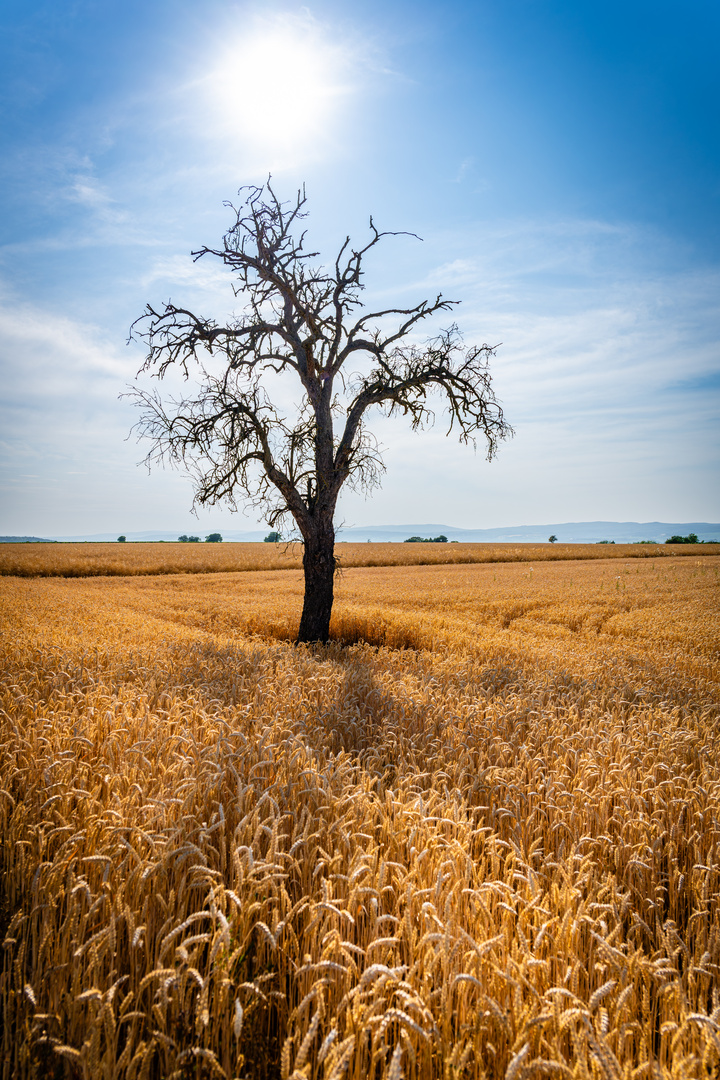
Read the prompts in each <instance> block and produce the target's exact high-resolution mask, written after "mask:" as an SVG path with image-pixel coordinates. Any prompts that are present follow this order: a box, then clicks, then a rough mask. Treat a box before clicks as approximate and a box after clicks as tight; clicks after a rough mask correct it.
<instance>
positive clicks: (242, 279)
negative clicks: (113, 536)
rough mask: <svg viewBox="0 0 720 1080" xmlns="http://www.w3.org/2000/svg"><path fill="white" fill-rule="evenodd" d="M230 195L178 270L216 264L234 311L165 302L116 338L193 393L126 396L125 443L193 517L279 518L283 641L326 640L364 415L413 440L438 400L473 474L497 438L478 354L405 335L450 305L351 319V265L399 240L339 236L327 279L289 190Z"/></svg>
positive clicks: (366, 480)
mask: <svg viewBox="0 0 720 1080" xmlns="http://www.w3.org/2000/svg"><path fill="white" fill-rule="evenodd" d="M240 194H241V195H243V196H244V203H243V204H242V205H241V206H240V208H239V209H237V208H236V207H234V206H233V205H232V204H230V203H228V204H227V205H228V206H229V207H230V208H231V209H232V211H233V213H234V214H235V222H234V224H233V225H232V227H231V228H230V229H229V231H228V232H227V233H226V235H225V237H224V242H223V246H222V247H221V248H220V249H219V250H215V249H213V248H207V247H203V248H201V249H200V250H199V251H194V252H193V253H192V256H193V259H195V260H197V259H200V258H202V257H204V256H206V255H212V256H214V257H215V258H217V259H220V260H221V261H222V262H223V263H224V265H225V266H226V267H227V268H228V270H229V271H230V272H231V274H232V275H233V276H234V284H233V290H234V293H235V296H236V297H238V298H240V299H241V300H242V301H243V307H242V310H241V312H240V313H239V314H235V315H233V316H232V317H231V318H229V319H228V320H227V321H226V323H225V325H218V323H216V322H215V321H214V320H212V319H205V318H202V317H201V316H198V315H195V314H194V313H193V312H192V311H189V310H187V308H183V307H177V306H176V305H175V304H174V303H172V302H168V303H166V304H164V305H162V306H161V308H160V309H159V310H156V308H154V307H152V306H151V305H148V306H147V308H146V310H145V312H144V314H143V315H142V316H141V317H140V318H139V319H138V320H136V322H135V323H134V324H133V327H132V329H131V336H135V337H137V338H140V339H142V340H143V341H145V342H146V343H147V346H148V348H149V352H148V354H147V359H146V361H145V364H144V365H143V367H142V368H141V372H150V373H151V374H153V375H155V376H156V377H157V378H158V379H160V380H162V379H163V377H164V376H165V375H167V374H168V373H169V372H170V371H171V369H175V370H179V371H180V372H181V373H182V375H183V376H184V378H185V379H186V380H190V379H191V376H192V381H193V383H194V385H195V386H196V391H195V393H194V394H193V395H192V396H187V397H184V396H183V397H182V398H180V399H174V398H172V399H169V400H167V401H164V400H163V399H162V397H161V396H160V394H159V393H158V392H157V391H154V392H148V391H147V390H143V389H136V390H135V391H133V395H132V396H133V397H134V398H135V400H136V403H137V404H138V405H139V406H140V408H141V415H140V420H139V422H138V424H137V429H138V430H139V432H140V433H141V435H144V436H147V437H149V438H150V440H151V442H152V446H151V449H150V451H149V453H148V455H147V459H146V460H147V461H148V463H153V462H161V463H164V462H169V463H170V464H172V465H175V466H179V467H184V468H186V469H187V470H188V471H189V472H190V474H191V476H192V478H193V482H194V489H195V503H196V504H200V505H212V504H215V503H218V502H225V503H228V504H229V505H230V506H231V507H232V508H233V509H235V508H236V506H237V502H238V500H243V501H246V502H248V501H249V502H250V503H251V504H252V505H255V506H256V507H257V506H260V507H262V509H263V513H264V517H265V519H266V520H267V522H268V524H269V525H270V526H271V527H273V528H276V527H278V526H281V525H282V524H283V522H284V521H285V522H287V520H288V519H289V517H292V519H294V521H295V524H296V525H297V528H298V529H299V531H300V534H301V536H302V539H303V543H304V550H303V569H304V573H305V601H304V605H303V612H302V617H301V620H300V628H299V632H298V637H297V640H298V642H310V641H326V640H327V639H328V635H329V627H330V614H331V611H332V604H333V581H334V573H335V567H336V562H335V555H334V546H335V527H334V517H335V508H336V506H337V501H338V496H339V494H340V490H341V488H342V486H343V484H345V483H347V484H349V485H350V486H351V487H354V488H356V489H361V490H368V489H370V488H372V487H373V486H374V485H376V484H377V483H378V480H379V476H380V474H381V472H382V471H384V466H383V463H382V460H381V457H380V455H379V451H378V447H377V444H376V442H375V440H374V439H373V438H372V436H371V434H370V433H369V432H368V431H367V429H366V427H365V420H366V417H367V414H368V410H370V409H371V408H372V407H373V406H376V407H378V408H379V409H380V410H383V411H384V412H385V414H386V415H392V414H394V413H402V414H404V415H405V416H407V417H408V419H409V421H410V424H411V425H412V427H413V428H414V429H417V428H420V427H423V426H424V425H425V424H426V423H430V422H432V420H433V418H434V416H433V412H432V410H431V407H430V402H429V394H430V393H431V392H432V391H439V392H440V394H441V395H442V396H444V405H445V409H446V412H447V414H448V416H449V429H448V433H449V432H450V430H452V429H453V428H455V429H456V430H457V432H458V434H459V437H460V440H461V441H463V442H472V443H473V444H474V443H475V439H476V437H477V436H478V435H480V436H483V437H484V439H485V441H486V444H487V457H488V460H490V459H491V458H492V457H493V455H494V454H495V452H496V449H497V445H498V441H499V440H500V439H503V438H506V437H507V436H508V435H509V434H511V428H510V427H509V425H508V424H507V423H506V421H505V420H504V418H503V412H502V409H501V407H500V405H499V404H498V402H497V400H496V398H495V395H494V393H493V389H492V385H491V378H490V372H489V367H488V362H489V358H490V356H491V355H493V348H491V347H490V346H488V345H480V346H472V347H469V348H468V347H466V346H464V344H463V342H462V339H461V337H460V334H459V332H458V330H457V327H455V326H451V327H450V328H449V329H447V330H444V331H442V332H440V333H439V334H437V335H436V336H435V337H433V338H431V339H429V340H427V341H425V342H424V343H423V344H419V343H418V342H417V340H416V338H415V333H416V328H417V327H418V324H419V323H421V322H423V320H425V319H427V318H428V317H430V316H432V315H435V314H436V313H437V312H443V311H450V310H451V309H452V307H453V306H454V303H455V302H454V301H449V300H443V299H442V296H438V297H437V298H436V299H435V300H434V301H432V302H430V301H423V302H422V303H420V304H417V305H416V306H415V307H412V308H386V309H384V310H381V311H372V312H365V313H364V311H363V308H362V304H361V300H360V296H361V293H362V290H363V288H364V286H363V281H362V278H363V260H364V258H365V256H366V255H367V254H368V252H370V251H371V250H372V249H373V248H374V247H375V246H376V244H378V243H379V242H380V241H381V240H382V239H383V238H384V237H386V236H393V235H400V234H396V233H386V232H379V231H378V229H377V228H376V227H375V225H374V223H373V220H372V218H371V219H370V236H369V239H368V240H367V242H366V243H365V245H364V246H363V247H359V248H358V249H355V248H354V247H353V246H352V244H351V241H350V238H349V237H348V238H347V239H346V240H345V242H344V243H343V244H342V247H341V248H340V252H339V254H338V256H337V258H336V259H335V262H334V264H333V266H332V267H331V268H328V267H326V266H323V265H321V264H319V263H318V262H317V259H318V253H317V252H310V251H306V250H305V232H304V231H302V227H301V222H302V219H303V218H304V217H305V216H306V214H305V210H304V207H305V202H306V197H305V192H304V190H303V191H300V192H298V195H297V198H296V199H295V201H294V203H291V204H286V203H281V202H280V201H279V200H278V198H277V196H276V195H275V192H274V190H273V188H272V186H271V184H270V182H269V181H268V183H267V184H266V185H264V186H263V187H249V188H244V189H241V191H240ZM406 235H407V234H406ZM138 374H140V372H138ZM277 376H280V377H285V378H286V379H287V378H291V379H292V380H293V389H292V392H291V400H293V401H294V403H295V404H294V407H293V408H292V409H288V408H287V406H285V407H284V408H281V407H280V405H279V400H286V395H287V392H286V390H285V387H284V386H283V381H284V380H282V378H281V380H278V379H277ZM269 383H271V384H272V385H269ZM288 412H290V414H291V415H290V416H289V417H288V415H286V414H287V413H288Z"/></svg>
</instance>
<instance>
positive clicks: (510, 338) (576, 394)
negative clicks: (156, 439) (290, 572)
mask: <svg viewBox="0 0 720 1080" xmlns="http://www.w3.org/2000/svg"><path fill="white" fill-rule="evenodd" d="M0 31H1V32H0V72H1V73H2V74H1V75H0V137H1V139H2V145H3V154H2V159H1V162H0V200H1V201H2V215H0V380H1V381H0V385H1V387H2V390H1V392H0V534H2V535H36V536H56V535H78V534H88V535H92V534H94V533H101V532H106V531H115V530H117V532H118V533H131V532H133V531H139V530H152V529H158V530H174V529H177V530H178V532H197V533H201V534H202V533H203V532H205V531H211V530H214V529H220V530H222V529H226V530H231V529H240V530H244V529H251V528H253V527H261V528H262V527H263V524H264V522H263V519H262V515H261V514H260V513H258V512H257V511H255V510H253V509H249V510H248V511H247V512H246V513H243V512H238V513H234V514H233V513H231V512H230V510H229V509H228V508H225V507H222V506H220V507H215V508H211V509H204V510H202V511H201V512H200V514H199V517H198V518H197V519H195V518H193V517H192V516H191V515H190V509H191V504H192V489H191V485H190V482H189V480H188V478H187V477H186V476H183V475H182V474H180V473H177V472H172V471H163V470H157V469H156V470H153V471H151V472H148V471H147V469H146V468H145V466H143V465H142V460H143V458H144V455H145V453H146V451H147V449H148V448H147V447H143V445H141V444H139V443H138V441H137V439H136V438H135V436H134V435H132V434H130V432H131V428H132V426H133V424H134V422H135V420H136V416H135V415H134V410H133V407H132V405H131V403H130V401H129V400H128V399H127V398H123V397H120V396H119V395H121V394H122V393H123V392H124V391H125V390H127V388H128V387H129V386H130V385H132V384H133V382H134V380H135V378H136V374H137V372H138V369H139V368H140V366H141V364H142V362H143V349H142V345H141V343H137V342H131V343H130V344H127V339H128V331H129V327H130V325H131V323H132V322H133V320H134V319H135V318H137V317H138V316H139V315H140V314H141V313H142V311H143V309H144V306H145V304H146V303H147V302H152V303H153V304H155V305H157V304H160V303H161V302H163V301H165V300H167V299H169V298H172V300H173V301H175V302H176V303H181V304H183V305H184V306H189V307H194V308H195V309H196V310H198V311H199V312H200V313H203V314H216V315H218V317H220V316H224V315H226V314H228V313H231V312H232V311H233V310H236V309H237V305H238V301H236V300H235V298H234V296H233V293H232V290H231V288H230V282H231V279H230V278H229V277H228V275H227V273H226V272H225V271H224V270H223V269H222V267H221V266H220V265H219V264H218V265H213V264H212V262H211V261H209V260H207V259H206V260H203V262H201V263H199V264H194V263H193V261H192V259H191V258H190V252H191V250H193V249H195V248H198V247H200V246H202V245H204V244H206V245H208V246H211V247H212V246H216V245H218V243H219V242H220V240H221V237H222V234H223V232H224V231H225V229H226V228H227V227H229V225H230V224H231V222H232V215H231V214H230V212H229V211H228V209H227V208H226V207H225V206H224V205H223V203H224V201H226V200H231V201H232V200H235V202H237V201H238V199H237V192H238V189H239V188H240V187H241V186H242V185H246V184H261V183H263V182H264V180H265V179H266V178H267V176H268V174H269V173H272V176H273V183H274V185H275V188H276V190H277V192H278V193H279V195H280V196H281V197H282V198H287V199H290V198H292V197H293V196H294V194H295V191H296V190H297V188H298V186H299V185H300V184H302V183H305V185H306V190H307V195H308V209H309V212H310V216H309V218H308V220H307V223H306V224H307V227H308V230H309V235H310V239H311V243H312V246H313V248H315V249H317V250H319V251H320V252H322V253H323V255H325V256H326V257H327V258H328V259H330V258H334V255H335V252H336V250H337V248H338V247H339V245H340V243H341V242H342V240H343V239H344V237H345V235H346V234H347V233H350V234H351V235H352V236H353V238H354V239H356V240H358V241H362V240H363V239H364V238H365V237H366V236H367V235H368V234H367V226H368V218H369V216H370V214H372V215H373V218H374V221H375V222H376V223H377V225H378V226H379V227H380V228H381V229H387V230H407V231H410V232H413V233H416V234H418V235H419V236H420V237H422V241H420V240H417V239H413V238H411V237H396V238H393V239H388V240H387V241H385V242H384V243H383V246H382V248H380V249H376V253H375V254H374V257H373V258H372V259H371V260H370V261H369V262H368V265H367V273H366V285H367V291H366V296H367V300H368V303H371V302H377V301H378V300H381V301H382V302H383V304H385V303H387V302H390V303H391V304H392V305H393V306H394V305H404V304H414V303H417V302H419V301H420V300H422V299H424V298H426V297H430V298H434V296H435V295H436V294H437V293H438V292H442V293H443V295H444V296H445V297H447V298H448V299H453V300H459V301H461V304H460V305H459V307H458V308H457V309H456V311H455V313H454V315H453V318H454V319H455V320H456V321H457V323H458V325H459V327H460V329H461V330H462V332H463V334H464V336H465V340H466V342H468V343H487V344H491V345H498V346H499V347H498V349H497V353H496V356H495V358H494V359H493V361H492V373H493V385H494V388H495V391H496V393H497V395H498V397H499V398H500V400H501V401H502V404H503V407H504V410H505V415H506V417H507V419H508V421H509V422H510V423H511V424H512V426H513V428H514V429H515V437H514V438H513V439H512V440H511V441H508V442H506V443H503V444H502V445H501V448H500V452H499V455H498V457H497V458H496V459H495V460H494V461H493V462H491V463H488V462H487V461H486V459H485V455H484V452H483V448H482V447H481V446H479V447H478V450H477V452H473V450H472V448H469V447H466V446H462V445H460V444H458V443H457V441H455V439H454V437H452V436H451V437H449V438H448V437H447V436H446V434H445V432H446V425H444V423H443V418H442V412H441V410H440V409H439V411H438V417H437V423H436V425H435V427H434V428H433V429H432V430H429V431H425V432H421V433H413V432H412V431H410V430H409V427H408V425H407V424H406V423H405V422H403V421H402V420H399V419H398V420H396V419H392V420H388V419H387V418H384V417H382V416H377V417H376V418H374V419H373V421H372V430H373V432H374V433H375V435H376V436H377V438H378V440H379V441H380V443H381V444H382V446H383V448H384V459H385V464H386V466H387V473H386V475H385V477H384V480H383V483H382V487H381V488H380V489H379V490H376V491H374V492H373V493H372V494H371V496H370V497H367V498H366V497H364V496H363V495H362V494H353V493H350V492H348V493H347V494H345V495H343V497H342V498H341V505H340V507H339V510H338V521H342V522H344V523H346V524H347V525H354V526H360V525H370V524H392V523H400V522H423V521H432V522H444V523H446V524H447V525H452V526H457V527H464V528H492V527H499V526H506V525H520V524H531V523H540V522H545V521H547V522H560V521H583V520H630V521H652V520H656V521H670V522H673V521H677V522H684V521H715V522H717V521H720V482H719V480H718V478H719V475H720V470H719V465H720V436H719V433H720V424H719V423H718V411H719V410H718V404H719V402H720V347H719V345H718V341H719V340H720V334H719V333H718V331H719V330H720V141H719V139H718V128H719V127H720V65H719V64H718V63H717V56H718V47H719V46H720V7H719V6H718V4H717V2H716V0H685V3H683V4H682V5H681V4H678V3H677V0H675V2H673V3H669V2H663V0H654V2H652V3H650V2H645V0H623V2H622V3H620V2H616V0H607V2H606V3H603V4H597V3H596V2H589V0H474V2H472V3H465V2H459V0H449V2H445V3H444V4H443V5H438V4H437V3H430V2H427V0H413V2H412V3H410V2H405V0H383V2H382V3H380V2H379V0H365V2H364V3H362V4H357V3H349V2H346V0H333V2H327V0H326V2H321V3H317V4H314V3H311V4H308V5H300V4H294V3H287V2H286V3H281V2H278V3H275V2H272V0H271V2H265V3H260V2H256V3H233V2H226V0H211V2H205V0H192V2H191V0H142V2H140V0H122V2H120V0H42V2H41V0H22V2H20V0H1V2H0ZM141 385H143V386H144V387H145V388H150V384H149V382H148V381H147V379H145V381H142V380H141Z"/></svg>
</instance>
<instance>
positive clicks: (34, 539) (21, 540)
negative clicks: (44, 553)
mask: <svg viewBox="0 0 720 1080" xmlns="http://www.w3.org/2000/svg"><path fill="white" fill-rule="evenodd" d="M54 543H55V541H54V540H46V539H45V537H44V536H0V544H54Z"/></svg>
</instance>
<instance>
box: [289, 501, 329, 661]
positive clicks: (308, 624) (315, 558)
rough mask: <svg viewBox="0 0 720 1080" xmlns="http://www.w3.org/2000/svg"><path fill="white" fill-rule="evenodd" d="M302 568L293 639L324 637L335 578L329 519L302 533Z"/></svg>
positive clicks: (310, 639) (327, 633)
mask: <svg viewBox="0 0 720 1080" xmlns="http://www.w3.org/2000/svg"><path fill="white" fill-rule="evenodd" d="M303 570H304V572H305V601H304V603H303V612H302V617H301V619H300V629H299V631H298V636H297V642H298V644H299V643H300V642H303V641H327V640H328V638H329V636H330V615H331V613H332V606H333V584H334V578H335V529H334V528H333V524H332V519H330V521H329V522H328V523H324V524H322V525H320V526H319V527H318V528H317V529H316V530H315V531H314V532H313V533H312V534H311V535H310V536H306V537H305V549H304V551H303Z"/></svg>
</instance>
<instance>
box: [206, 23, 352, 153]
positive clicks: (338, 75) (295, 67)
mask: <svg viewBox="0 0 720 1080" xmlns="http://www.w3.org/2000/svg"><path fill="white" fill-rule="evenodd" d="M347 68H348V59H347V55H346V54H345V53H344V50H343V49H342V48H340V47H338V46H337V45H331V44H329V43H328V42H326V41H323V40H322V38H321V36H320V34H319V33H318V32H317V31H316V30H315V29H314V28H313V27H312V26H308V25H307V24H297V25H293V24H287V23H285V24H280V25H278V24H275V25H272V26H266V27H262V28H259V29H258V30H257V31H256V32H255V33H253V34H251V35H250V36H248V37H245V38H242V39H240V40H239V41H237V42H236V43H234V44H233V45H232V46H227V47H226V48H225V49H224V50H223V53H222V55H221V56H220V57H219V58H218V63H217V66H216V67H215V70H214V72H213V73H212V74H211V75H210V76H209V77H208V79H207V80H206V81H205V87H206V89H207V91H208V95H209V98H210V101H209V105H210V108H211V110H212V113H213V116H214V118H215V120H216V122H219V124H220V126H221V127H222V129H223V132H224V134H225V135H226V136H229V137H231V138H232V137H233V136H234V137H239V138H240V139H242V140H244V141H245V142H246V143H250V144H252V145H253V146H254V147H255V148H257V149H260V148H262V149H266V148H267V149H271V150H272V151H273V152H275V153H279V154H284V153H288V152H290V153H292V152H296V151H297V150H298V149H299V148H300V147H302V146H308V144H310V143H312V142H314V141H318V140H320V141H323V140H324V139H325V138H326V137H327V135H328V134H329V131H330V128H331V127H332V121H333V119H334V116H335V114H336V112H337V108H338V105H339V102H340V99H341V98H342V97H343V96H344V95H346V94H347V92H348V86H347V74H348V73H347ZM343 84H344V85H343Z"/></svg>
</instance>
